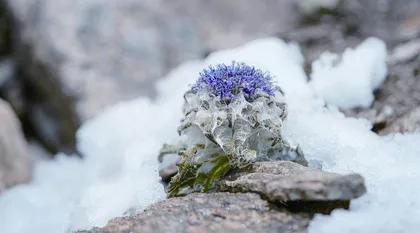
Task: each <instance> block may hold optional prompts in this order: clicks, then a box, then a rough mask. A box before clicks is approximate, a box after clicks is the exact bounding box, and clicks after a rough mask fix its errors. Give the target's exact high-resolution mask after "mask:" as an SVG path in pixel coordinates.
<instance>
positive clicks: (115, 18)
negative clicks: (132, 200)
mask: <svg viewBox="0 0 420 233" xmlns="http://www.w3.org/2000/svg"><path fill="white" fill-rule="evenodd" d="M291 2H292V0H289V1H275V0H263V1H257V0H254V1H250V2H248V3H247V4H243V3H242V1H240V0H234V1H228V2H226V1H223V0H217V1H205V0H201V1H194V2H191V1H187V0H183V1H163V0H156V1H133V0H103V1H100V0H75V1H56V0H44V1H38V0H4V1H1V3H0V4H6V5H7V7H8V9H10V12H11V14H12V16H13V20H14V33H15V35H14V37H15V38H16V40H14V42H15V43H16V44H15V46H14V47H15V48H16V50H15V51H14V53H15V55H16V58H17V66H18V67H17V69H18V71H19V74H18V76H19V77H20V78H21V79H22V80H23V81H24V83H25V84H26V85H28V89H29V90H31V91H33V93H32V95H33V96H37V99H36V102H37V103H31V105H34V106H36V107H34V108H30V110H29V111H30V113H29V117H30V118H31V117H32V116H34V115H36V116H39V115H42V117H41V118H42V119H55V120H54V121H55V123H54V124H51V127H49V129H48V130H49V131H48V132H43V129H36V130H37V131H38V132H37V133H38V134H39V135H41V137H45V138H46V139H45V141H46V142H45V144H49V145H48V147H49V148H50V150H52V151H57V150H62V149H63V148H74V146H75V139H74V133H75V131H76V130H77V128H78V126H79V125H80V123H81V122H84V121H85V120H86V119H89V118H91V117H92V116H93V115H95V114H96V113H97V112H98V111H100V110H102V109H103V108H105V107H107V106H109V105H112V104H114V103H116V102H118V101H122V100H127V99H132V98H135V97H138V96H139V95H146V96H153V95H154V92H155V91H154V83H155V81H156V80H157V79H158V78H160V77H162V76H163V75H164V74H166V72H168V71H169V70H170V69H171V68H173V67H175V66H176V65H179V64H180V63H181V62H183V61H186V60H190V59H195V58H200V57H202V56H203V55H204V54H205V53H207V52H208V51H213V50H216V49H221V48H228V47H232V46H238V45H240V44H242V43H243V42H245V41H248V40H251V39H256V38H258V37H262V36H270V35H274V34H275V32H276V31H278V30H279V29H281V28H287V27H289V25H290V22H292V21H293V19H294V18H295V16H294V14H293V11H292V9H293V4H292V3H291ZM162 6H165V7H162ZM261 25H264V27H262V26H261ZM38 102H39V103H40V104H38ZM40 105H42V106H41V107H40ZM32 111H34V112H35V113H32ZM40 112H41V113H40ZM42 121H44V120H42ZM32 124H35V123H32ZM51 132H52V133H53V135H54V138H55V140H56V141H53V140H50V138H51V137H50V134H51ZM42 135H44V136H42Z"/></svg>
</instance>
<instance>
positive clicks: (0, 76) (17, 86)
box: [0, 57, 28, 118]
mask: <svg viewBox="0 0 420 233" xmlns="http://www.w3.org/2000/svg"><path fill="white" fill-rule="evenodd" d="M15 67H16V62H15V60H14V59H13V58H10V57H6V58H3V59H2V60H1V61H0V98H2V99H4V100H5V101H7V102H9V104H10V105H11V106H12V108H13V110H14V111H15V113H16V114H17V116H18V117H19V118H23V117H24V116H25V114H26V113H27V109H28V106H27V101H26V99H25V93H24V87H23V86H24V85H22V82H21V80H19V79H17V77H16V73H15Z"/></svg>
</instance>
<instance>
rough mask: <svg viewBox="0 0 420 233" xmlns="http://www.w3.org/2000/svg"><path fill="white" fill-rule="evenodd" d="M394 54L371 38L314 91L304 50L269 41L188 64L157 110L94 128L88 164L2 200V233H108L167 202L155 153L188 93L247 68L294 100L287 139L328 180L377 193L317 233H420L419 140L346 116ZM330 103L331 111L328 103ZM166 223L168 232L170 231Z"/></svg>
mask: <svg viewBox="0 0 420 233" xmlns="http://www.w3.org/2000/svg"><path fill="white" fill-rule="evenodd" d="M385 57H386V48H385V45H384V44H383V42H382V41H380V40H378V39H375V38H369V39H367V40H366V41H365V42H364V43H363V44H361V45H360V46H359V47H357V48H356V49H355V50H348V51H346V52H345V54H344V56H343V57H342V58H341V59H340V60H337V57H336V56H334V55H332V54H329V53H326V54H324V55H322V56H321V58H320V59H319V60H318V61H316V62H314V64H313V68H314V69H313V73H312V74H311V77H312V81H311V82H310V83H308V82H307V77H306V75H305V73H304V71H303V68H302V65H303V61H304V59H303V57H302V55H301V53H300V51H299V46H298V45H296V44H293V43H290V44H286V43H285V42H283V41H281V40H279V39H275V38H267V39H261V40H257V41H254V42H251V43H248V44H246V45H244V46H242V47H240V48H234V49H230V50H224V51H219V52H215V53H213V54H211V55H210V56H209V57H208V58H207V59H206V60H204V61H191V62H187V63H185V64H183V65H181V66H180V67H178V68H177V69H175V70H173V71H172V72H171V73H170V74H168V75H167V77H166V78H164V79H162V80H161V81H160V82H159V83H158V84H157V85H158V90H159V98H158V100H157V101H156V102H150V101H149V100H147V99H138V100H134V101H130V102H125V103H120V104H118V105H116V106H113V107H110V108H108V109H107V110H105V111H104V112H103V113H102V114H100V115H99V116H97V117H96V118H94V119H92V120H91V121H89V122H87V123H85V124H84V125H83V126H82V127H81V129H80V130H79V132H78V135H77V138H78V147H79V149H80V150H81V151H82V152H83V153H84V154H85V156H86V159H84V160H83V161H82V160H79V159H77V158H71V157H66V156H58V158H57V159H55V160H54V161H42V162H39V164H38V165H37V167H36V172H35V177H34V180H33V182H32V183H31V184H29V185H22V186H19V187H16V188H13V189H10V190H8V191H7V192H6V193H4V194H2V195H1V196H0V232H2V233H27V232H28V233H38V232H39V233H41V232H42V233H64V232H67V231H68V230H69V229H72V230H75V229H86V228H90V227H91V226H103V225H104V224H105V223H106V221H107V220H108V219H110V218H112V217H116V216H120V215H122V214H124V212H125V211H126V210H127V209H129V208H135V209H137V210H139V209H143V208H145V207H146V206H148V205H150V204H152V203H154V202H156V201H158V200H161V199H163V198H164V192H163V187H162V186H161V185H160V184H159V177H158V172H157V168H158V164H157V162H156V154H157V152H158V150H159V149H160V146H161V145H162V143H165V142H171V141H172V140H176V139H177V134H176V127H177V126H178V123H179V119H180V117H181V105H182V102H183V98H182V96H183V94H184V92H185V90H186V89H187V88H188V85H189V84H192V83H193V82H194V81H195V79H196V78H197V76H198V72H199V71H200V70H201V69H202V68H204V67H206V66H207V65H209V64H216V63H221V62H227V63H230V62H231V61H232V60H236V61H243V62H246V63H248V64H250V65H255V66H256V67H258V68H261V69H263V70H267V71H269V72H270V73H271V74H272V75H273V76H275V79H276V81H277V82H278V84H279V85H280V86H281V88H282V89H283V90H284V92H285V93H286V98H287V102H288V104H289V116H288V118H287V120H286V122H285V135H286V136H287V137H288V138H289V139H291V141H292V142H294V143H298V144H300V145H301V147H302V149H303V151H304V152H305V155H306V156H307V158H308V159H310V160H318V161H321V162H322V165H323V169H324V170H327V171H333V172H339V173H349V172H358V173H361V174H362V175H363V176H364V177H365V179H366V183H367V188H368V193H367V194H366V195H364V196H362V197H361V198H359V199H357V200H355V201H353V202H352V204H351V209H350V211H345V210H336V211H334V212H333V213H332V215H331V216H323V215H318V216H316V217H315V219H314V221H313V222H312V224H311V226H310V232H328V233H330V232H378V233H379V232H381V233H383V232H416V231H417V230H418V229H420V221H418V219H420V200H419V199H418V198H417V194H418V193H420V182H419V181H418V180H419V178H420V169H419V168H420V144H418V141H419V139H420V134H406V135H401V134H397V135H392V136H387V137H379V136H378V135H376V134H375V133H373V132H371V131H370V127H371V125H370V124H369V122H367V121H366V120H363V119H355V118H347V117H345V116H344V115H343V114H342V113H340V112H339V111H338V110H337V107H342V108H348V107H355V106H369V105H370V104H371V103H372V101H373V95H372V92H373V89H374V88H377V87H378V86H379V85H380V84H381V83H382V82H383V80H384V77H385V74H386V66H385ZM326 103H327V104H328V105H327V107H325V104H326ZM162 224H164V223H162Z"/></svg>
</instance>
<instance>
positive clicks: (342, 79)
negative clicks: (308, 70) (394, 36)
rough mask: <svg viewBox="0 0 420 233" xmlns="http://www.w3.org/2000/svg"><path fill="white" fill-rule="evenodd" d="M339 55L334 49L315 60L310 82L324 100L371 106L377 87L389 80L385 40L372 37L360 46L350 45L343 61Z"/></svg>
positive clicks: (339, 104) (352, 105)
mask: <svg viewBox="0 0 420 233" xmlns="http://www.w3.org/2000/svg"><path fill="white" fill-rule="evenodd" d="M339 58H340V56H339V55H337V54H333V53H330V52H325V53H323V54H321V56H320V57H319V59H318V60H316V61H315V62H314V63H312V74H311V82H310V85H311V86H312V88H313V89H315V92H316V93H318V94H319V95H320V97H321V98H322V99H323V100H325V101H326V102H327V103H329V104H333V105H335V106H337V107H340V108H342V109H348V108H354V107H369V106H370V105H371V104H372V103H373V100H374V95H373V91H374V90H375V89H377V88H378V87H379V86H380V85H381V84H382V83H383V82H384V81H385V77H386V71H387V68H386V63H385V61H386V45H385V43H384V42H383V41H381V40H379V39H376V38H368V39H367V40H365V41H364V42H363V43H362V44H360V45H359V46H358V47H357V48H355V49H351V48H348V49H346V51H345V52H344V53H343V55H342V58H341V61H340V62H339ZM336 63H338V64H336Z"/></svg>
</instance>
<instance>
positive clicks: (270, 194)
mask: <svg viewBox="0 0 420 233" xmlns="http://www.w3.org/2000/svg"><path fill="white" fill-rule="evenodd" d="M217 190H220V191H225V192H234V193H238V192H244V193H246V192H252V193H258V194H260V195H261V196H262V197H263V198H264V199H266V200H269V201H273V202H283V203H286V205H287V203H288V202H289V203H290V202H292V203H296V202H310V203H312V204H313V203H322V202H325V203H328V204H331V202H335V201H338V204H340V205H343V204H344V206H347V204H346V203H348V202H347V201H349V200H351V199H354V198H357V197H360V196H361V195H363V194H364V193H365V192H366V187H365V185H364V179H363V178H362V177H361V176H360V175H358V174H350V175H339V174H334V173H329V172H324V171H321V170H318V169H312V168H307V167H304V166H301V165H299V164H297V163H293V162H289V161H278V162H261V163H255V164H252V165H251V167H250V168H247V169H246V170H245V171H239V172H233V173H232V174H231V175H228V176H227V177H225V178H224V179H223V180H222V181H221V182H219V184H218V188H217ZM342 202H344V203H342ZM327 212H329V211H327Z"/></svg>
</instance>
